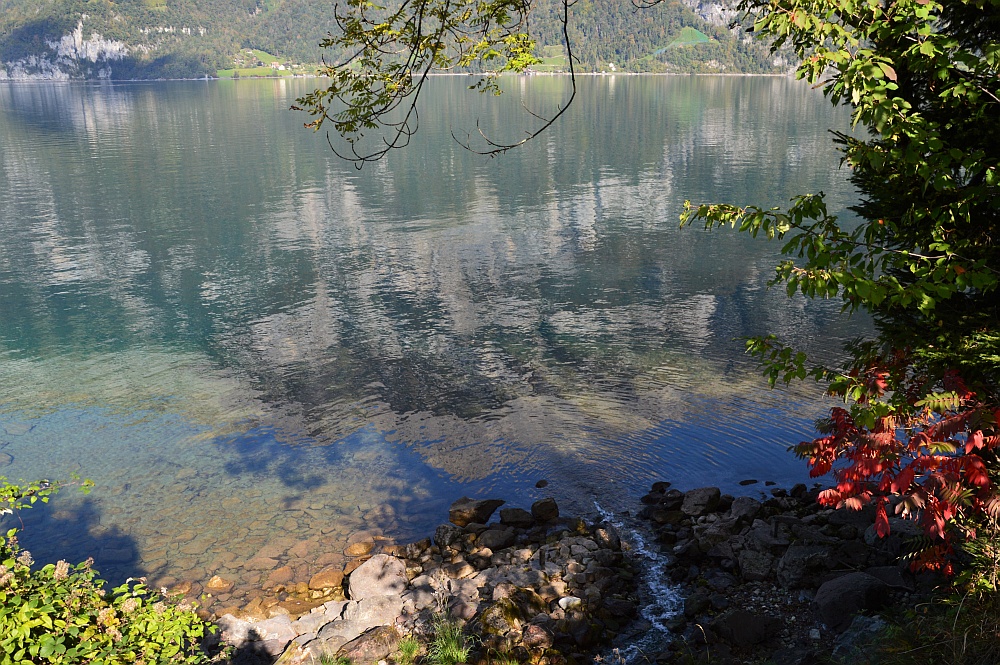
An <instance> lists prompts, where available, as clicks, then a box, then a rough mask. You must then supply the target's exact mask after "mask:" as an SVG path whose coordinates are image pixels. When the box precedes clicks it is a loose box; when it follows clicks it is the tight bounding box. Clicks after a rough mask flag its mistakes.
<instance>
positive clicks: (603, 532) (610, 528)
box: [594, 523, 622, 552]
mask: <svg viewBox="0 0 1000 665" xmlns="http://www.w3.org/2000/svg"><path fill="white" fill-rule="evenodd" d="M594 540H595V541H596V542H597V544H598V545H600V546H601V547H603V548H605V549H609V550H614V551H615V552H619V551H621V549H622V539H621V536H619V535H618V529H616V528H615V527H614V525H611V524H607V523H605V524H600V525H598V526H597V527H595V528H594Z"/></svg>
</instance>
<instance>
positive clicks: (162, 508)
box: [0, 76, 869, 602]
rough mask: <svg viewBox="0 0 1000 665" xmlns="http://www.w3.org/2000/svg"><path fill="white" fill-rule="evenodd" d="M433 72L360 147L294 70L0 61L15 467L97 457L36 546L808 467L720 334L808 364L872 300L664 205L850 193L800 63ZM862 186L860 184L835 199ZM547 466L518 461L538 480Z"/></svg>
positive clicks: (761, 386) (730, 482) (812, 399)
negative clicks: (122, 74) (34, 66)
mask: <svg viewBox="0 0 1000 665" xmlns="http://www.w3.org/2000/svg"><path fill="white" fill-rule="evenodd" d="M567 83H568V82H567V80H566V79H565V78H559V77H536V78H533V79H530V80H529V79H510V80H507V81H505V86H506V87H507V88H509V90H508V92H509V94H507V95H505V96H503V97H501V98H499V99H494V98H492V97H491V98H488V99H483V98H479V97H477V96H476V94H475V93H471V92H469V91H467V90H466V89H465V86H466V84H467V82H466V80H465V79H463V78H455V77H450V78H441V79H435V80H433V81H432V82H431V83H430V84H429V85H430V89H429V91H428V92H429V93H430V94H428V95H427V102H428V106H427V107H426V108H425V109H424V110H423V113H422V116H421V117H422V127H421V131H420V133H419V134H418V135H417V137H416V138H415V139H414V141H413V143H412V145H411V146H410V147H409V148H408V149H407V150H406V151H404V152H400V153H395V154H392V155H390V156H389V157H388V158H386V159H385V160H384V161H383V162H381V163H378V164H374V165H370V166H368V167H366V168H365V169H363V170H362V171H358V170H356V169H355V168H354V167H353V166H352V165H350V164H346V163H344V162H341V161H340V160H338V159H337V158H336V157H335V156H333V155H332V154H331V152H330V150H329V147H328V146H327V144H326V141H325V139H324V137H323V136H322V135H318V134H314V133H312V132H310V131H308V130H305V129H303V127H302V123H303V122H304V121H306V120H307V118H305V117H303V116H302V115H301V114H298V113H295V112H292V111H289V110H288V107H289V106H290V105H291V104H292V103H294V100H295V98H296V97H298V96H300V95H301V94H303V93H305V92H306V91H308V90H309V89H311V87H312V86H314V85H316V82H315V81H307V80H290V79H284V80H263V81H211V82H206V81H201V82H173V83H170V82H161V83H135V84H114V85H112V84H103V85H89V84H68V83H44V84H43V83H40V84H5V85H3V86H0V465H2V466H0V474H3V475H6V476H7V477H8V478H12V479H16V478H37V477H51V478H64V477H67V476H68V475H69V474H70V473H73V472H76V473H80V474H82V475H83V476H85V477H88V478H91V479H93V480H94V481H95V482H96V483H97V487H96V489H95V490H94V492H93V493H92V494H91V495H89V496H87V497H82V496H79V495H77V494H76V493H74V492H71V491H67V492H64V493H63V494H62V495H60V496H59V497H58V498H57V499H56V500H55V501H53V503H52V504H51V505H50V506H47V507H45V508H42V509H38V510H35V511H32V512H31V513H25V515H24V519H25V524H26V527H27V528H26V530H25V534H24V539H23V540H24V541H25V542H26V543H27V546H28V547H29V548H30V549H31V550H32V552H33V554H34V555H35V558H36V559H38V560H41V561H48V560H55V559H58V558H73V559H82V558H85V557H86V556H94V557H95V559H96V560H97V564H98V567H99V569H100V570H101V571H102V572H105V573H106V574H107V576H108V577H110V578H112V579H121V578H123V577H124V576H127V575H139V574H147V575H149V576H151V577H152V578H153V579H154V580H156V581H165V582H171V581H176V580H185V579H190V580H204V579H207V578H208V577H209V576H211V575H213V574H217V573H218V574H221V575H223V576H225V577H228V578H230V579H235V580H236V581H237V582H238V586H237V589H236V591H235V595H234V596H233V598H232V599H228V598H224V599H222V600H223V601H226V600H233V601H234V602H235V601H236V600H238V599H239V598H240V597H241V595H240V594H244V593H246V592H247V591H248V590H250V589H253V588H254V587H255V585H257V584H258V583H259V581H260V578H261V575H263V574H266V573H264V572H262V571H259V570H249V569H247V567H246V566H244V564H245V563H246V562H247V561H248V560H250V559H252V558H254V557H256V556H257V555H258V554H260V553H262V552H263V553H265V554H272V553H273V557H274V558H276V560H278V561H279V562H281V563H286V564H288V565H291V566H292V568H293V570H294V571H295V574H296V577H297V578H298V579H308V576H309V575H310V574H311V573H312V572H315V571H316V570H318V568H319V567H322V566H323V565H327V564H329V563H330V562H336V561H337V560H338V557H339V556H340V554H339V553H340V551H342V549H343V546H344V543H346V541H347V539H348V538H350V537H351V536H352V534H356V532H358V531H360V530H366V529H367V530H374V531H375V532H379V531H381V532H382V533H384V534H385V535H386V536H387V537H393V538H397V539H400V540H406V539H408V538H417V537H420V536H423V535H426V534H427V532H428V531H429V529H431V528H432V527H433V526H434V525H435V524H437V523H440V522H442V521H444V520H445V519H446V511H447V507H448V505H449V504H450V503H451V502H452V501H453V500H454V499H456V498H458V497H459V496H461V495H463V494H468V495H478V496H485V495H498V496H502V497H504V498H506V499H508V500H509V502H510V503H511V504H512V505H522V506H527V505H528V504H530V502H531V501H533V500H536V499H538V498H540V497H542V496H548V495H551V496H555V497H556V498H557V499H558V500H559V501H560V503H561V505H562V506H563V507H564V508H565V510H566V511H568V512H575V513H582V512H592V511H593V509H594V501H595V500H596V501H598V502H599V503H600V504H601V505H602V506H604V507H606V508H608V509H610V510H616V511H623V510H630V509H631V510H634V509H635V508H636V498H637V497H638V496H639V495H641V494H642V493H644V491H645V490H646V489H647V488H648V486H649V484H650V483H651V482H653V481H656V480H661V479H667V480H671V481H673V482H674V483H675V484H676V485H677V486H679V487H681V488H682V489H683V488H690V487H695V486H703V485H710V484H711V485H719V486H722V487H723V488H724V489H725V490H726V491H731V492H737V491H743V492H748V491H750V492H752V491H758V488H757V487H751V488H748V489H744V488H741V487H740V486H739V485H738V481H740V480H742V479H744V478H756V479H759V480H762V481H763V480H774V481H777V482H779V483H782V484H785V485H788V484H791V483H794V482H799V481H805V480H806V472H805V467H804V465H803V464H802V463H801V462H800V461H798V460H796V459H795V458H794V457H792V456H791V455H790V454H789V453H788V452H787V451H786V449H787V447H788V446H789V445H792V444H794V443H797V442H798V441H800V440H802V439H805V438H808V437H810V435H811V433H812V432H811V423H812V422H813V421H814V420H815V418H816V417H818V416H820V415H822V414H823V412H824V411H825V409H826V408H828V406H829V404H828V403H827V402H826V401H825V400H824V398H823V397H822V395H821V394H820V392H821V391H820V390H819V389H818V388H816V387H815V386H801V387H794V388H792V389H788V390H779V391H770V390H768V389H767V387H766V384H765V382H764V380H763V379H762V378H760V377H759V375H758V373H757V371H756V369H755V366H754V364H753V361H752V360H750V359H748V358H746V356H745V355H744V354H743V347H742V342H740V341H739V340H738V339H737V338H740V337H743V336H747V335H754V334H762V333H766V332H774V333H777V334H778V335H779V336H781V337H782V338H784V339H786V340H789V341H792V342H795V343H796V344H798V345H799V346H801V347H802V348H805V349H807V350H809V351H810V352H811V353H813V354H814V355H816V356H817V357H818V358H820V359H826V360H832V359H835V358H836V357H837V354H838V352H839V348H840V344H841V343H842V341H843V340H844V339H847V338H849V337H852V336H855V335H858V334H862V333H864V332H865V331H866V330H867V326H868V325H869V324H868V323H867V322H866V321H863V320H859V319H846V318H844V317H842V316H841V315H840V313H839V304H838V303H837V302H811V303H807V302H805V301H803V300H801V299H796V300H791V301H789V300H787V299H786V298H785V295H784V290H783V289H776V290H768V289H767V288H766V284H767V281H768V279H769V278H770V277H771V275H772V274H773V266H774V265H775V264H776V262H777V260H778V254H777V252H778V247H777V245H775V244H769V243H767V242H763V241H753V240H750V239H748V238H744V237H741V236H738V235H736V234H734V233H727V232H714V233H706V232H704V231H702V230H699V229H684V230H680V229H678V221H677V220H678V215H679V213H680V210H681V207H682V204H683V202H684V200H685V199H690V200H692V201H696V202H698V201H728V202H734V203H762V204H773V205H779V204H782V203H783V202H785V201H787V199H788V198H789V197H791V196H793V195H794V194H797V193H804V192H814V191H818V190H823V191H825V192H826V193H827V194H828V197H829V202H830V207H831V208H832V209H833V210H835V211H838V212H842V213H843V212H844V211H845V209H846V207H847V206H848V205H850V203H851V201H852V197H853V193H852V189H851V187H850V185H849V183H848V182H847V176H846V173H845V172H843V171H840V170H839V169H838V156H837V154H836V152H835V150H834V148H833V145H832V143H831V136H830V134H829V133H828V131H827V130H828V129H829V128H846V127H847V126H848V125H849V117H848V113H847V110H846V109H836V108H833V107H831V106H830V105H829V104H828V103H827V102H825V101H824V100H823V98H822V96H821V95H820V94H819V93H818V92H816V91H813V90H810V89H809V88H808V87H807V86H804V85H802V84H800V83H797V82H795V81H792V80H789V79H782V78H735V77H734V78H729V77H622V76H614V77H600V78H587V79H584V80H582V81H581V83H580V94H579V97H578V99H577V101H576V103H575V104H574V106H573V107H572V108H571V110H570V112H569V113H568V114H567V116H566V117H565V118H564V121H562V122H560V123H559V124H558V125H557V126H555V127H554V128H553V129H552V130H551V131H550V132H548V133H546V134H544V135H543V136H541V137H540V138H539V139H537V140H536V141H533V142H531V143H529V144H528V145H526V146H524V147H523V148H521V149H519V150H517V151H514V152H511V153H510V154H508V155H505V156H503V157H499V158H495V159H487V158H483V157H479V156H477V155H474V154H471V153H469V152H468V151H466V150H464V149H463V148H462V147H461V146H459V145H458V144H457V143H456V142H455V140H454V139H453V138H452V134H453V133H454V134H456V135H459V136H462V135H467V134H468V133H469V132H470V131H475V129H476V127H477V123H478V126H479V127H482V128H483V129H484V131H486V132H487V134H488V135H490V136H495V137H498V138H501V139H502V138H505V137H517V136H519V135H521V133H523V131H524V130H525V129H530V128H531V126H532V124H531V123H532V121H531V118H530V117H529V116H527V115H526V114H525V112H524V110H523V108H522V100H523V101H524V103H525V104H526V105H527V106H528V107H529V108H532V109H533V110H537V111H540V112H551V111H552V110H553V109H554V108H556V105H557V104H558V103H559V102H560V100H562V99H563V98H564V96H565V94H566V92H567ZM844 214H847V213H844ZM542 479H545V480H547V481H548V486H547V487H545V488H544V489H537V488H536V487H535V484H536V482H537V481H539V480H542Z"/></svg>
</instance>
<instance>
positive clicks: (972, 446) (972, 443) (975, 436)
mask: <svg viewBox="0 0 1000 665" xmlns="http://www.w3.org/2000/svg"><path fill="white" fill-rule="evenodd" d="M982 447H983V431H982V430H979V429H977V430H976V431H975V432H973V433H971V434H970V435H969V436H968V438H967V439H966V440H965V453H966V454H969V453H971V452H972V451H973V450H979V449H981V448H982Z"/></svg>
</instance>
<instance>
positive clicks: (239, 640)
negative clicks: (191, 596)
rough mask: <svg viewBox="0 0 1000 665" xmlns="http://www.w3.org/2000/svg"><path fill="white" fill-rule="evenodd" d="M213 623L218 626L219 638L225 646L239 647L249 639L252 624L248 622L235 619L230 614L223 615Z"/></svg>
mask: <svg viewBox="0 0 1000 665" xmlns="http://www.w3.org/2000/svg"><path fill="white" fill-rule="evenodd" d="M215 623H216V624H217V625H218V626H219V637H220V638H221V639H222V641H223V642H225V643H226V644H229V645H231V646H234V647H241V646H243V645H244V644H246V643H247V642H249V641H250V639H251V637H250V627H251V626H253V624H252V623H250V622H249V621H244V620H243V619H237V618H236V617H234V616H233V615H232V614H223V615H222V616H221V617H219V618H218V619H216V620H215Z"/></svg>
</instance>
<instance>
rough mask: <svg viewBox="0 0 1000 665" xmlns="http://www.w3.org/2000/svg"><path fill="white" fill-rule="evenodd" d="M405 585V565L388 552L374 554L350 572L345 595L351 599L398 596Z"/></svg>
mask: <svg viewBox="0 0 1000 665" xmlns="http://www.w3.org/2000/svg"><path fill="white" fill-rule="evenodd" d="M406 585H407V580H406V565H405V564H404V563H403V562H402V561H400V560H399V559H397V558H396V557H392V556H389V555H388V554H376V555H375V556H373V557H372V558H370V559H368V561H365V562H364V563H363V564H361V566H359V567H358V568H357V569H356V570H355V571H354V572H352V573H351V575H350V577H349V578H348V590H347V595H348V597H349V598H350V599H351V600H362V599H364V598H371V597H373V596H399V594H401V593H403V592H404V591H406Z"/></svg>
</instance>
